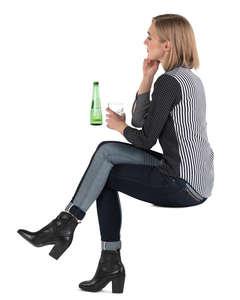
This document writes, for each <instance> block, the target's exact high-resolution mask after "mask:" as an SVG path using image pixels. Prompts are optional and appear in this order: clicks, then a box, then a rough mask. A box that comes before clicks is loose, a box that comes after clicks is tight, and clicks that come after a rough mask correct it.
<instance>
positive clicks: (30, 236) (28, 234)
mask: <svg viewBox="0 0 240 300" xmlns="http://www.w3.org/2000/svg"><path fill="white" fill-rule="evenodd" d="M17 232H18V233H19V234H20V235H21V236H22V237H23V238H24V239H25V240H27V241H28V242H30V243H31V242H32V240H33V239H34V233H33V232H30V231H27V230H25V229H19V230H18V231H17Z"/></svg>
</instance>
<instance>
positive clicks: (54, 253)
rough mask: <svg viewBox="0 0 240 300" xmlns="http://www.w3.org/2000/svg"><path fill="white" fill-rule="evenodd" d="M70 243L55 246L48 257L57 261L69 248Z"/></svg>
mask: <svg viewBox="0 0 240 300" xmlns="http://www.w3.org/2000/svg"><path fill="white" fill-rule="evenodd" d="M70 244H71V243H69V242H67V243H64V244H55V246H54V247H53V248H52V250H51V251H50V252H49V255H50V256H51V257H53V258H55V259H58V258H59V257H60V256H61V255H62V254H63V253H64V252H65V251H66V250H67V248H68V247H69V246H70Z"/></svg>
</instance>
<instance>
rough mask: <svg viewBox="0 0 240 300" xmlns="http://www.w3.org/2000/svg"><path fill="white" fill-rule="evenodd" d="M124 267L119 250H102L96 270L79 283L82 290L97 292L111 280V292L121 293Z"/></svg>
mask: <svg viewBox="0 0 240 300" xmlns="http://www.w3.org/2000/svg"><path fill="white" fill-rule="evenodd" d="M125 276H126V275H125V268H124V265H123V264H122V262H121V257H120V249H119V250H116V251H114V250H102V253H101V257H100V260H99V263H98V267H97V271H96V273H95V275H94V277H93V278H92V279H91V280H88V281H83V282H81V283H80V284H79V287H80V288H81V289H82V290H85V291H88V292H98V291H100V290H102V289H103V288H104V287H105V286H106V285H107V284H108V283H109V282H110V281H112V293H122V292H123V287H124V281H125Z"/></svg>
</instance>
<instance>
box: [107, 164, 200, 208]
mask: <svg viewBox="0 0 240 300" xmlns="http://www.w3.org/2000/svg"><path fill="white" fill-rule="evenodd" d="M106 186H107V187H108V188H111V189H113V190H116V191H119V192H122V193H124V194H127V195H129V196H131V197H133V198H137V199H139V200H142V201H145V202H149V203H153V204H155V205H158V206H164V207H187V206H193V205H198V204H200V203H202V202H204V201H205V200H198V199H196V198H194V197H191V195H190V194H189V193H188V192H187V191H186V190H185V186H186V182H185V181H184V180H182V179H180V178H175V177H171V176H168V175H166V174H163V173H162V172H161V170H160V169H159V168H158V166H146V165H133V164H117V165H114V166H113V168H112V169H111V171H110V173H109V176H108V180H107V182H106Z"/></svg>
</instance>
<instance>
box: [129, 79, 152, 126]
mask: <svg viewBox="0 0 240 300" xmlns="http://www.w3.org/2000/svg"><path fill="white" fill-rule="evenodd" d="M152 82H153V76H144V77H143V80H142V82H141V84H140V87H139V90H138V92H137V93H136V97H135V100H134V103H133V105H132V122H131V123H132V125H133V126H134V127H142V126H143V122H144V119H145V118H146V116H147V113H148V109H149V106H150V90H151V86H152Z"/></svg>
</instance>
